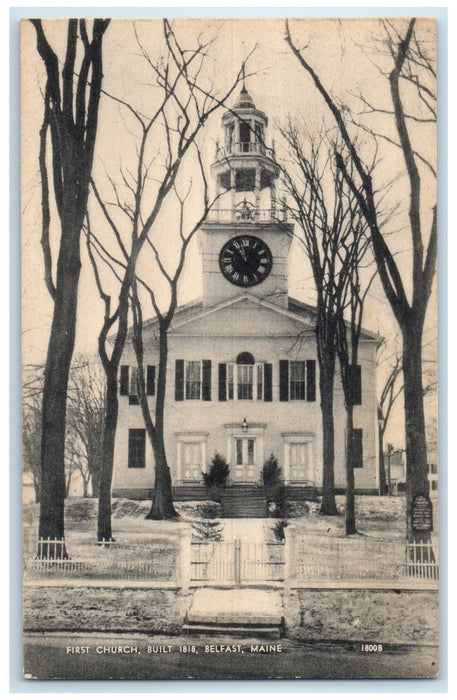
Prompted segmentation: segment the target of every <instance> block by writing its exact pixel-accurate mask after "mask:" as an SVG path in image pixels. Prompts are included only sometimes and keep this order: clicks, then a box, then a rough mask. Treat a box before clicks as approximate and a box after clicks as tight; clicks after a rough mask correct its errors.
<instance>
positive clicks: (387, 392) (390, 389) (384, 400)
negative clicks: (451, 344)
mask: <svg viewBox="0 0 457 700" xmlns="http://www.w3.org/2000/svg"><path fill="white" fill-rule="evenodd" d="M434 342H435V341H431V344H432V345H434ZM428 345H429V343H426V344H425V345H424V346H423V348H422V351H423V353H424V355H425V354H426V348H427V346H428ZM385 348H386V344H385V343H383V344H382V346H381V347H380V354H379V356H378V366H379V365H380V364H382V363H383V360H382V357H381V356H382V352H383V350H385ZM384 362H386V363H387V362H388V363H389V372H388V374H387V376H386V379H385V382H384V385H383V387H382V389H381V394H380V397H379V401H378V440H379V493H380V495H381V496H383V495H386V494H387V492H388V488H387V483H386V470H385V464H384V435H385V432H386V429H387V425H388V422H389V418H390V416H391V412H392V409H393V407H394V405H395V403H396V401H397V399H398V397H399V396H401V394H402V392H403V388H404V383H403V374H402V354H401V352H399V351H398V350H395V352H393V353H392V354H391V355H390V356H389V357H387V358H385V359H384ZM429 363H431V364H432V366H431V367H429V366H427V365H428V364H429ZM434 365H435V360H427V358H424V361H423V366H424V371H423V377H424V385H423V386H424V389H423V390H424V396H427V395H428V394H431V393H432V392H433V391H435V390H436V386H437V381H436V368H435V366H434ZM427 440H428V431H427Z"/></svg>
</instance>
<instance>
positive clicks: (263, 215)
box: [113, 86, 379, 499]
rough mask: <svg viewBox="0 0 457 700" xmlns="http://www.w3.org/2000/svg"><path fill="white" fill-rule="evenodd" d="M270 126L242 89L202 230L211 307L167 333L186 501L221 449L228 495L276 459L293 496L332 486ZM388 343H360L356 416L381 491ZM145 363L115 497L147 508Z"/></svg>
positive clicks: (151, 325) (364, 480) (168, 430)
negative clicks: (381, 375)
mask: <svg viewBox="0 0 457 700" xmlns="http://www.w3.org/2000/svg"><path fill="white" fill-rule="evenodd" d="M267 124H268V119H267V116H266V115H265V114H264V112H262V111H260V110H259V109H257V107H256V106H255V104H254V102H253V99H252V98H251V96H250V95H249V94H248V92H247V90H246V88H245V87H244V86H243V89H242V91H241V94H240V96H239V99H238V101H237V102H236V104H235V105H234V107H233V109H232V110H228V111H227V112H225V114H224V115H223V117H222V128H223V131H224V145H223V146H222V147H219V146H218V148H217V153H216V159H215V162H214V163H213V165H212V174H213V177H214V179H215V183H216V188H217V193H218V194H220V195H221V196H220V197H219V198H218V199H217V203H216V205H215V208H214V209H213V210H212V212H211V214H210V215H209V217H208V219H207V221H206V222H205V223H204V224H203V225H202V226H201V228H200V230H199V232H198V241H199V247H200V252H201V257H202V262H203V280H202V281H203V295H202V299H200V300H198V301H195V302H194V303H190V304H187V305H185V306H181V307H179V308H178V309H177V311H176V314H175V317H174V321H173V324H172V327H171V329H170V331H169V340H168V346H169V360H168V369H167V389H166V391H167V395H166V409H165V446H166V452H167V459H168V464H169V466H170V470H171V476H172V481H173V486H174V491H175V496H176V497H178V498H179V495H180V493H181V494H182V495H183V496H187V497H189V495H191V494H192V492H193V491H194V492H195V494H198V492H200V493H201V492H202V487H203V477H202V472H205V471H207V470H208V467H209V464H210V462H211V460H212V458H213V457H214V455H215V453H216V452H218V453H219V454H220V455H222V456H223V457H224V458H225V460H226V462H227V463H228V464H229V467H230V473H229V478H228V486H229V487H230V486H240V487H241V486H242V485H245V486H246V487H248V486H250V487H251V489H252V487H253V486H254V485H261V484H262V468H263V465H264V463H265V461H266V460H267V459H268V458H269V457H270V455H271V454H273V455H274V456H275V457H276V458H277V460H278V463H279V466H280V468H281V476H282V478H283V480H284V483H285V484H286V486H289V488H292V487H294V486H295V487H303V486H306V485H315V486H316V487H317V489H319V487H320V486H321V484H322V420H321V411H320V405H319V377H318V372H319V368H318V363H317V348H316V337H315V324H316V315H315V309H313V307H312V306H309V305H307V304H303V303H301V302H299V301H297V300H295V299H293V298H291V297H290V296H289V295H288V262H289V261H288V258H289V252H290V248H291V243H292V234H293V224H291V223H288V222H287V215H286V210H285V206H284V203H283V202H281V201H279V202H278V201H277V199H276V186H275V183H276V179H277V177H278V174H279V167H278V165H277V163H276V161H275V154H274V151H273V149H271V148H268V147H267V146H266V138H265V133H266V128H267ZM143 332H144V346H145V365H146V364H147V371H146V380H147V394H148V396H149V397H150V401H151V408H153V402H154V400H155V397H154V394H155V380H156V369H157V365H158V343H157V341H156V338H157V335H158V334H157V333H156V332H155V321H154V319H152V320H151V321H149V322H148V323H146V324H145V326H144V331H143ZM378 340H379V339H378V337H377V336H375V335H370V334H368V333H366V332H364V333H363V334H362V337H361V341H360V348H359V358H360V359H359V362H360V382H359V383H358V394H359V395H358V396H357V397H356V400H355V403H356V404H357V405H356V406H355V408H354V427H355V430H354V440H355V442H356V445H357V450H356V451H357V457H356V460H355V464H354V466H355V467H356V469H355V486H356V489H357V490H359V491H361V492H370V491H371V492H374V491H375V490H376V489H377V487H378V474H377V471H378V470H377V440H376V432H377V425H376V381H375V379H376V377H375V354H376V348H377V344H378ZM135 366H136V359H135V353H134V350H133V347H132V345H131V343H130V344H128V345H127V347H126V350H125V352H124V355H123V361H122V367H121V371H120V377H119V391H120V394H121V396H120V402H119V403H120V406H119V424H118V431H117V438H116V449H115V467H114V477H113V495H114V496H125V497H129V498H139V499H142V498H148V497H150V496H151V493H152V487H153V484H154V458H153V454H152V448H151V445H150V443H149V441H148V438H147V435H146V431H145V429H144V423H143V418H142V413H141V407H140V406H139V405H138V398H137V396H136V394H137V388H136V381H137V371H136V369H135ZM334 403H335V405H334V413H335V487H336V488H337V489H338V488H339V489H343V488H344V486H345V465H344V443H345V410H344V404H343V394H342V389H341V385H340V381H339V377H338V373H337V374H336V376H335V402H334Z"/></svg>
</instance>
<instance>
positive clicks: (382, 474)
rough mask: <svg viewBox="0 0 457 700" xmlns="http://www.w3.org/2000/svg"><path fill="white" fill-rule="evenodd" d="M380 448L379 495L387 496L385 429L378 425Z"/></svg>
mask: <svg viewBox="0 0 457 700" xmlns="http://www.w3.org/2000/svg"><path fill="white" fill-rule="evenodd" d="M378 449H379V462H378V466H379V495H380V496H387V478H386V465H385V462H384V430H383V429H382V428H379V427H378Z"/></svg>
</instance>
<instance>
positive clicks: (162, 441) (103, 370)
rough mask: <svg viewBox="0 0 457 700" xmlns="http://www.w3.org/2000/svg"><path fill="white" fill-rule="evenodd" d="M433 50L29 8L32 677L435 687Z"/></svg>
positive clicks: (25, 90) (425, 21)
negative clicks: (62, 15) (430, 683)
mask: <svg viewBox="0 0 457 700" xmlns="http://www.w3.org/2000/svg"><path fill="white" fill-rule="evenodd" d="M106 9H107V11H108V10H109V8H106ZM81 10H82V11H83V8H81ZM336 11H337V8H336ZM436 54H437V46H436V20H435V19H434V18H427V17H417V18H415V17H413V16H411V17H389V16H385V17H366V18H363V17H358V18H342V17H337V16H334V17H326V18H315V17H293V16H291V17H288V18H286V17H284V18H281V17H277V18H273V17H263V18H261V17H259V18H241V17H227V18H224V17H218V18H214V19H213V18H211V17H209V18H208V17H206V18H190V17H187V18H186V17H170V18H166V17H155V18H139V19H133V18H119V17H116V18H111V19H110V18H109V17H107V18H96V19H94V18H86V19H85V18H83V17H79V18H77V17H75V18H72V19H49V18H48V19H39V18H37V19H34V18H24V19H22V20H21V46H20V64H21V229H22V230H21V251H22V253H21V265H22V331H21V332H22V336H21V337H22V494H23V498H22V500H23V533H22V539H23V551H22V555H23V590H22V601H23V677H24V679H27V680H28V682H29V683H30V684H31V686H32V688H31V689H32V690H34V692H35V688H34V687H33V686H34V684H35V681H36V680H110V679H113V680H159V679H160V680H190V679H214V680H232V679H238V680H239V679H246V680H247V679H258V680H261V679H314V680H316V679H434V678H437V677H439V673H440V668H439V546H438V545H439V500H438V493H439V486H438V484H439V467H438V283H437V276H436V267H437V247H438V246H437V239H438V221H439V216H438V212H437V182H436V176H437V128H436V123H437V111H436V84H437V67H436ZM18 468H19V467H18ZM36 692H38V690H36Z"/></svg>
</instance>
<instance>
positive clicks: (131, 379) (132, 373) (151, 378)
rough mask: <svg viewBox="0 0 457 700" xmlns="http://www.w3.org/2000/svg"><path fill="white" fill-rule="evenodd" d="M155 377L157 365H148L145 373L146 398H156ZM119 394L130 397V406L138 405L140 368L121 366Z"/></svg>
mask: <svg viewBox="0 0 457 700" xmlns="http://www.w3.org/2000/svg"><path fill="white" fill-rule="evenodd" d="M155 377H156V368H155V365H147V366H146V373H145V381H146V396H155V381H156V380H155ZM119 393H120V395H121V396H128V397H129V403H130V404H132V405H138V403H139V400H138V367H136V366H133V367H129V366H128V365H121V368H120V377H119Z"/></svg>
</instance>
